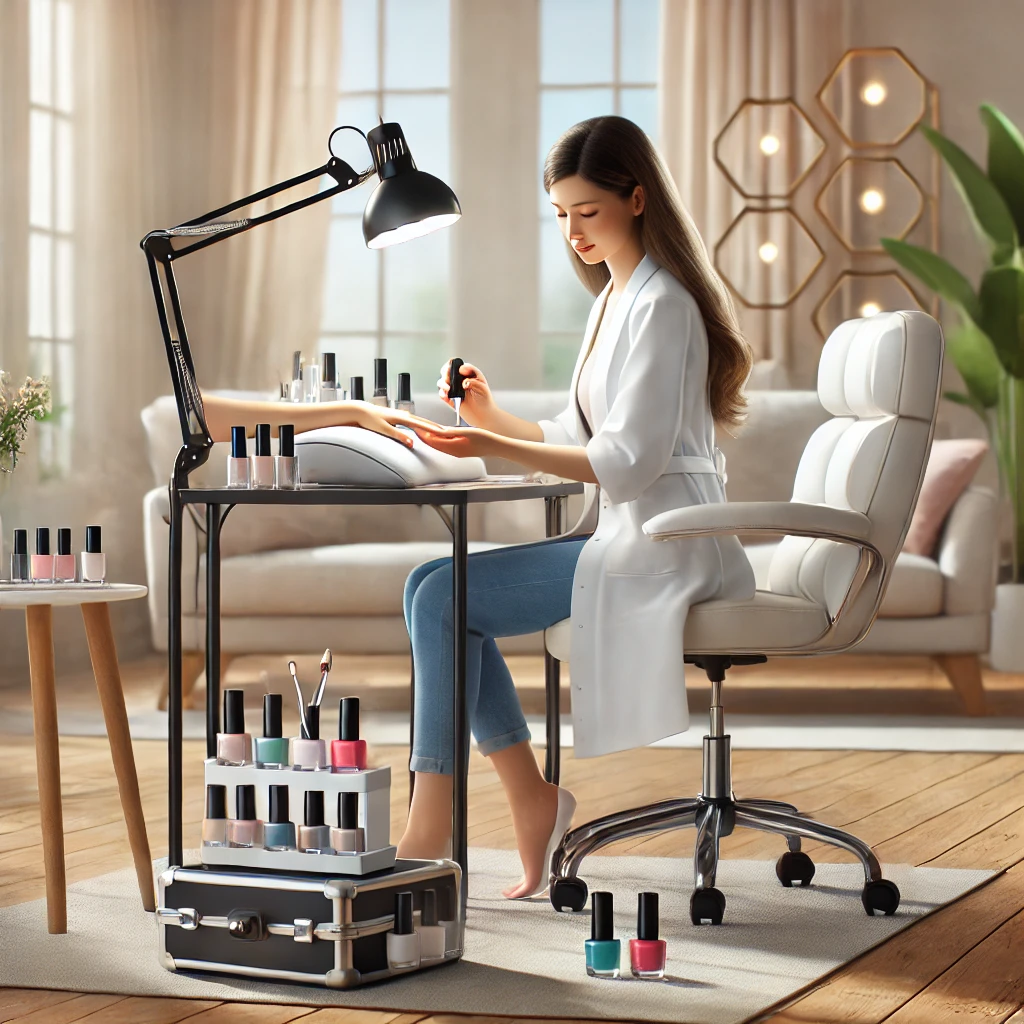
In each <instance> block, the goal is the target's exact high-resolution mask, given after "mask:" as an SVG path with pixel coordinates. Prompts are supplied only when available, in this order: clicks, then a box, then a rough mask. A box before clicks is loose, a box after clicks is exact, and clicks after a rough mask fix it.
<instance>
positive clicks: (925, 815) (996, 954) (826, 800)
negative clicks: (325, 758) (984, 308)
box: [0, 657, 1024, 1024]
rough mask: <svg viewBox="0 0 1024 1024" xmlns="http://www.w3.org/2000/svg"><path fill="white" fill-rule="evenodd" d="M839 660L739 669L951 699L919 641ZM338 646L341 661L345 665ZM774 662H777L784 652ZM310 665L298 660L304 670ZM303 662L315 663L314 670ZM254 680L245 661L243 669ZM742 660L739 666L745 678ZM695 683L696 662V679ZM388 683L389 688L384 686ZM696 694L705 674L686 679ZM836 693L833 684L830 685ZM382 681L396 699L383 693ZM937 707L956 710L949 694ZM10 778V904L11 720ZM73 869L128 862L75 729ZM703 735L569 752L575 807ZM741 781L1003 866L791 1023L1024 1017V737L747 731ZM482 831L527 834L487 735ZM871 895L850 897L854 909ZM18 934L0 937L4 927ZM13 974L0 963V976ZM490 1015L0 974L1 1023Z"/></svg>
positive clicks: (750, 854)
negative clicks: (84, 986)
mask: <svg viewBox="0 0 1024 1024" xmlns="http://www.w3.org/2000/svg"><path fill="white" fill-rule="evenodd" d="M832 660H833V661H834V662H835V663H836V671H835V673H831V672H830V673H829V675H828V676H827V677H826V678H823V677H822V676H821V665H822V664H823V663H822V662H818V663H801V664H799V665H796V666H793V665H789V666H788V668H787V670H786V671H785V673H783V674H780V673H779V670H778V669H776V671H775V674H773V673H772V671H766V669H767V667H764V668H762V669H761V672H760V673H758V672H757V671H756V670H755V671H750V670H745V672H744V673H739V672H737V673H736V677H737V681H736V683H735V685H733V686H731V688H730V693H731V694H732V693H735V695H736V701H733V700H732V697H731V696H730V701H729V702H730V704H733V703H736V702H739V703H740V704H743V703H750V702H752V701H756V702H757V703H764V704H767V705H769V706H771V708H772V709H773V710H775V711H776V712H780V711H781V712H784V713H788V712H792V713H797V711H798V710H806V708H807V705H806V701H805V699H804V698H806V696H807V694H808V693H811V694H814V695H816V696H815V700H820V701H821V702H823V703H824V704H826V705H828V704H830V703H831V704H832V705H837V704H838V705H842V704H843V703H844V702H847V701H848V700H849V696H848V692H845V691H848V690H849V689H851V688H852V689H853V690H854V691H855V692H856V693H858V694H859V695H860V698H861V703H860V705H859V707H858V710H859V711H860V712H861V713H865V712H869V711H870V712H881V711H884V710H887V709H889V708H888V695H889V694H891V693H893V692H896V693H899V694H916V695H917V697H918V706H919V707H924V708H932V707H940V708H941V707H943V704H944V702H945V701H946V694H945V693H944V692H943V687H944V683H943V682H942V681H941V679H939V678H937V676H935V675H934V674H933V673H932V672H931V670H930V668H929V666H928V665H927V663H926V662H923V661H922V660H921V659H866V658H860V659H858V658H854V657H851V658H848V659H843V660H841V659H832ZM337 663H338V661H337V660H336V664H337ZM154 664H155V662H147V663H143V664H142V665H139V666H128V667H126V672H125V677H126V689H127V690H128V691H129V702H130V703H134V704H135V705H136V706H139V705H140V704H141V703H145V702H148V701H149V700H150V699H151V696H152V694H153V693H154V692H155V688H156V683H155V681H154V678H153V666H154ZM374 664H375V663H374V660H373V659H364V660H363V663H361V668H360V669H359V670H358V672H359V673H360V674H361V678H360V679H359V680H357V679H354V678H353V679H349V680H346V683H348V684H351V685H352V686H357V684H359V683H363V684H365V685H366V687H367V689H366V690H362V687H361V686H360V687H359V689H360V690H362V692H364V693H366V694H367V695H368V699H369V700H370V703H371V704H372V703H373V696H372V694H373V692H377V693H378V694H380V693H386V692H390V691H391V690H394V691H395V693H397V692H398V689H399V687H400V685H401V684H402V681H403V679H404V680H407V678H408V674H407V669H408V666H407V663H404V662H403V660H402V659H398V660H396V659H377V661H376V669H375V667H374ZM247 665H248V662H243V663H240V664H239V665H238V667H237V668H233V669H232V676H231V678H230V681H231V683H232V684H235V683H239V684H242V685H248V684H249V683H250V682H252V684H253V685H256V683H257V682H259V685H260V686H261V687H262V686H263V685H265V684H266V680H265V679H263V678H262V676H261V673H262V672H264V671H265V670H264V669H259V668H256V669H253V668H252V666H251V665H250V666H249V667H247ZM773 668H774V667H773ZM513 671H514V673H515V675H516V679H517V682H520V681H522V683H523V689H524V691H526V693H527V697H528V700H529V699H532V698H530V697H529V694H530V691H531V690H534V691H535V690H536V689H537V680H538V678H539V676H540V673H541V663H540V660H539V659H528V658H521V659H516V660H515V667H514V669H513ZM300 672H301V669H300ZM306 674H307V675H309V672H307V673H306ZM253 675H254V676H255V677H256V678H255V679H250V676H253ZM732 678H733V677H732V676H730V680H732ZM986 682H987V684H988V685H989V686H990V687H991V688H992V689H993V691H994V692H995V693H996V694H997V700H999V701H1002V702H1003V703H1011V704H1015V703H1016V702H1017V701H1018V700H1019V699H1020V695H1021V694H1022V693H1024V680H1021V679H1019V678H1017V679H1014V677H1005V676H1003V677H999V676H994V677H993V676H989V677H987V679H986ZM694 683H696V680H694ZM58 686H59V689H60V691H61V700H62V702H64V701H70V702H72V703H73V702H79V703H80V704H81V705H83V706H84V705H86V704H87V703H88V700H89V690H88V679H87V678H86V679H72V680H61V681H60V682H59V684H58ZM375 687H376V690H375V689H374V688H375ZM691 689H692V691H693V693H692V696H693V698H694V699H695V701H696V702H697V704H698V705H699V704H700V702H701V696H700V692H699V691H700V687H699V686H695V685H694V686H691ZM830 689H831V690H834V691H844V692H834V693H832V694H831V696H830V694H829V691H830ZM387 699H388V700H392V699H397V698H395V697H393V696H392V697H388V698H387ZM25 700H26V695H25V694H24V693H23V692H19V691H17V690H0V707H5V706H6V707H20V706H21V705H22V703H23V702H24V701H25ZM943 710H945V709H944V708H943ZM0 744H2V747H3V750H4V761H3V763H4V770H3V778H4V785H3V787H2V788H0V906H5V905H10V904H12V903H19V902H23V901H26V900H32V899H37V898H39V897H41V896H42V895H43V878H42V866H41V865H42V857H41V848H40V832H39V821H38V808H37V804H36V789H35V770H34V756H33V753H32V741H31V739H30V738H29V737H25V736H3V735H0ZM61 750H62V763H61V771H62V778H63V786H64V821H65V831H66V843H67V865H68V880H69V883H70V882H74V881H78V880H81V879H85V878H89V877H94V876H96V875H98V874H102V873H105V872H107V871H110V870H113V869H115V868H118V867H127V866H129V865H130V863H131V860H130V855H129V852H128V848H127V842H126V834H125V829H124V824H123V822H122V820H121V815H120V806H119V803H118V799H117V792H116V788H115V784H114V780H113V772H112V766H111V762H110V755H109V751H108V750H107V748H106V743H105V741H104V740H102V739H91V738H89V739H86V738H71V737H69V738H65V739H64V740H63V741H62V745H61ZM135 754H136V759H137V762H138V766H139V773H140V777H141V780H142V789H143V794H142V795H143V804H144V806H145V808H146V816H147V822H148V825H149V830H150V838H151V841H152V844H153V848H154V851H155V852H162V851H163V849H164V847H165V844H166V829H167V812H166V774H165V773H166V762H165V759H166V754H165V750H164V747H163V745H162V744H160V743H153V742H139V743H136V745H135ZM407 756H408V751H407V749H405V748H401V747H394V748H385V747H381V748H377V749H376V750H375V751H374V761H375V763H378V764H384V763H390V764H391V765H392V767H393V769H394V771H393V776H392V778H393V793H392V830H393V833H394V834H396V835H397V834H400V832H401V829H402V826H403V823H404V816H405V805H406V800H407V790H406V778H407V776H406V772H405V770H404V768H405V763H406V758H407ZM185 764H186V778H185V792H186V802H185V823H186V824H185V842H186V845H196V844H197V843H198V825H199V820H200V818H201V816H202V803H201V801H202V745H201V744H200V743H198V742H189V743H187V744H186V752H185ZM699 779H700V753H699V751H692V750H653V749H651V750H642V751H633V752H628V753H624V754H617V755H611V756H609V757H604V758H598V759H592V760H587V761H575V760H574V759H573V758H572V755H571V752H569V753H568V754H567V756H566V757H565V760H564V768H563V783H564V784H565V785H567V786H568V787H569V788H571V789H572V791H573V792H574V793H575V794H576V796H577V799H578V800H579V812H578V817H577V821H583V820H586V819H588V818H592V817H595V816H597V815H600V814H605V813H608V812H610V811H613V810H616V809H619V808H623V807H628V806H631V805H633V804H637V803H646V802H649V801H652V800H657V799H662V798H665V797H669V796H678V795H680V794H685V793H693V792H696V791H697V789H698V787H699ZM734 784H735V789H736V791H737V793H739V794H740V795H749V796H761V797H768V798H775V799H785V800H791V801H792V802H794V803H796V804H797V805H798V806H799V807H800V808H801V810H803V811H805V812H807V813H810V814H813V815H814V816H815V817H818V818H820V819H822V820H824V821H826V822H829V823H831V824H835V825H840V826H843V827H849V828H850V829H851V830H852V831H854V832H856V834H857V835H859V836H861V837H862V838H863V839H865V840H867V841H868V842H870V843H871V844H872V845H873V846H874V848H875V850H876V852H877V853H878V855H879V858H880V859H881V860H882V861H883V862H885V861H890V862H895V861H902V862H909V863H913V864H919V865H923V864H927V865H932V866H939V867H971V868H992V869H997V870H1001V872H1002V873H1001V874H999V875H998V876H996V877H995V879H994V880H993V881H992V882H990V883H989V884H987V885H986V886H984V887H982V888H981V889H979V890H977V891H975V892H974V893H971V894H969V895H968V896H966V897H964V898H963V899H961V900H959V901H958V902H956V903H954V904H952V905H950V906H948V907H946V908H944V909H943V910H940V911H938V912H937V913H935V914H933V915H931V916H930V917H928V918H927V919H926V920H924V921H922V922H920V923H918V924H916V925H914V926H912V927H911V928H908V929H906V930H904V931H903V932H901V933H900V934H898V935H896V936H894V937H893V938H892V939H890V940H889V941H888V942H886V943H884V944H883V945H882V946H880V947H878V948H877V949H876V950H874V951H871V952H869V953H867V954H865V955H864V956H862V957H860V958H859V959H858V960H856V961H854V962H852V963H851V964H849V965H847V966H846V967H844V968H841V969H840V970H839V971H838V972H837V973H836V974H834V975H833V976H831V977H830V978H828V979H826V980H825V982H824V983H822V984H820V985H819V986H818V987H817V988H816V989H814V990H813V991H811V992H810V993H808V994H805V995H804V996H803V997H802V998H800V999H798V1000H797V1001H796V1002H794V1003H793V1004H791V1005H790V1006H788V1007H786V1008H782V1009H778V1010H777V1011H776V1012H775V1013H774V1014H773V1015H770V1018H769V1019H771V1020H773V1021H777V1022H783V1021H784V1022H786V1024H814V1022H821V1024H826V1022H828V1024H833V1022H835V1024H839V1022H844V1024H868V1022H877V1021H888V1022H893V1024H907V1022H920V1024H933V1022H942V1021H947V1020H949V1021H954V1020H955V1021H958V1022H960V1021H975V1020H977V1021H982V1020H984V1021H986V1022H992V1024H1000V1022H1012V1024H1024V755H1017V754H1013V755H989V754H925V753H913V754H908V753H893V752H875V751H871V752H863V751H862V752H856V751H854V752H850V751H795V752H791V753H785V752H778V751H750V750H738V751H736V752H735V755H734ZM470 842H471V843H472V844H475V845H480V846H490V847H497V848H503V849H508V848H513V847H514V841H513V836H512V831H511V827H510V825H509V823H508V820H507V812H506V809H505V806H504V803H503V799H502V796H501V790H500V787H499V785H498V781H497V778H496V776H495V775H494V773H493V771H492V770H491V769H490V767H489V765H488V763H487V762H486V761H485V760H484V759H483V758H480V757H478V756H477V755H475V754H474V757H473V761H472V766H471V776H470ZM692 842H693V835H692V833H674V834H670V835H664V836H658V837H654V838H648V839H641V840H634V841H631V842H625V843H622V844H619V845H618V846H616V847H612V848H609V849H608V850H606V851H602V852H605V853H608V854H612V855H614V854H627V853H632V854H641V855H650V856H679V857H684V858H687V859H688V858H689V855H690V851H691V849H692ZM806 848H807V849H808V852H810V853H811V854H812V856H813V857H814V859H815V860H818V861H829V860H836V859H842V858H841V857H839V856H838V855H837V854H835V853H833V851H832V850H830V849H827V848H815V847H812V846H808V847H806ZM781 849H782V843H781V841H780V840H779V839H777V838H774V837H770V836H763V835H761V834H758V833H751V832H743V831H741V832H738V833H736V834H734V835H733V836H730V837H728V838H727V839H725V840H724V841H723V849H722V853H723V856H725V857H743V858H764V859H768V858H774V857H775V856H777V854H778V853H779V852H780V851H781ZM860 912H861V911H860V908H859V906H857V907H851V913H860ZM12 939H13V937H12V936H8V935H5V936H3V937H2V938H0V941H11V940H12ZM0 981H2V979H0ZM299 1018H302V1019H303V1022H304V1024H307V1022H308V1024H389V1022H396V1024H414V1022H417V1021H430V1022H432V1024H460V1022H465V1024H470V1022H472V1024H484V1022H485V1021H488V1020H495V1021H498V1020H504V1021H507V1020H508V1019H509V1018H469V1017H460V1016H458V1015H433V1016H429V1015H423V1014H420V1015H417V1014H401V1015H396V1014H391V1013H380V1012H371V1011H363V1010H358V1011H357V1010H342V1009H321V1010H313V1009H311V1008H309V1007H303V1006H293V1007H287V1006H276V1005H267V1006H264V1005H258V1004H251V1003H214V1002H201V1001H195V1000H177V999H151V998H134V997H133V998H126V997H121V996H103V995H87V994H86V995H79V994H75V993H69V992H50V991H43V990H17V989H0V1022H3V1021H15V1020H16V1021H25V1022H28V1021H31V1022H33V1024H44V1022H45V1024H70V1022H73V1021H90V1022H107V1021H110V1022H121V1021H123V1022H126V1024H127V1022H133V1024H134V1022H138V1024H161V1022H167V1024H170V1022H173V1021H179V1020H186V1019H187V1020H189V1021H194V1022H197V1024H198V1022H209V1024H212V1022H218V1024H220V1022H224V1024H227V1022H236V1024H243V1022H244V1024H284V1022H286V1021H291V1020H297V1019H299Z"/></svg>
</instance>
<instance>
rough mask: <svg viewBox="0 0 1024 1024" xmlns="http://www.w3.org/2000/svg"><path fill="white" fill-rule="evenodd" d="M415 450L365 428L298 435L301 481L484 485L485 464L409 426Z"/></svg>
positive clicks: (364, 484) (365, 484) (357, 484)
mask: <svg viewBox="0 0 1024 1024" xmlns="http://www.w3.org/2000/svg"><path fill="white" fill-rule="evenodd" d="M399 429H400V430H404V431H407V432H408V434H409V436H410V437H412V439H413V446H412V448H406V447H405V446H404V445H401V444H399V443H398V442H397V441H393V440H391V438H390V437H385V436H384V435H383V434H378V433H376V432H375V431H373V430H364V429H363V428H362V427H321V428H320V429H318V430H307V431H305V432H304V433H302V434H296V435H295V454H296V455H297V456H298V459H299V480H300V482H301V483H304V484H347V485H349V486H353V487H421V486H423V485H425V484H446V483H461V482H463V481H466V480H482V479H483V478H484V477H485V476H486V474H487V468H486V467H485V465H484V461H483V459H476V458H468V459H460V458H456V457H455V456H454V455H448V454H446V453H445V452H439V451H437V450H436V449H434V448H431V447H430V445H428V444H426V443H425V442H423V441H421V440H420V438H419V437H418V436H417V435H416V433H415V432H414V431H413V430H412V429H410V428H408V427H399Z"/></svg>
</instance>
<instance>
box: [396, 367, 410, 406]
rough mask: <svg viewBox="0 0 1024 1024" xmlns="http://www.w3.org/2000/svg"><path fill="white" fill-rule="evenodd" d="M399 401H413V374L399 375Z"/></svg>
mask: <svg viewBox="0 0 1024 1024" xmlns="http://www.w3.org/2000/svg"><path fill="white" fill-rule="evenodd" d="M398 401H399V402H411V401H412V374H411V373H400V374H399V375H398Z"/></svg>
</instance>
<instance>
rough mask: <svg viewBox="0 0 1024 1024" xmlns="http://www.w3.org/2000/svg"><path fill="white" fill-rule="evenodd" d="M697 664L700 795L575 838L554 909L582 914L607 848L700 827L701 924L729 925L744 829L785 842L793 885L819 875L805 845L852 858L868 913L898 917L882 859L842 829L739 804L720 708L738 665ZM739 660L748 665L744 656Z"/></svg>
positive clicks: (560, 856)
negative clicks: (701, 683) (728, 842)
mask: <svg viewBox="0 0 1024 1024" xmlns="http://www.w3.org/2000/svg"><path fill="white" fill-rule="evenodd" d="M694 661H695V662H696V663H697V664H699V665H700V666H701V667H702V668H706V670H707V672H708V676H709V677H710V678H711V681H712V687H713V696H712V704H711V732H710V734H709V735H707V736H705V737H704V770H703V784H702V787H701V792H700V794H698V795H697V796H696V797H694V798H692V799H681V800H663V801H661V802H660V803H656V804H648V805H647V806H645V807H637V808H634V809H632V810H628V811H617V812H616V813H614V814H608V815H605V816H604V817H603V818H597V819H595V820H594V821H591V822H588V823H587V824H586V825H582V826H580V827H579V828H575V829H573V830H572V831H571V832H568V833H567V834H566V836H565V838H564V839H563V840H562V843H561V845H560V846H559V847H558V849H557V850H556V851H555V853H554V855H553V856H552V858H551V903H552V905H553V906H554V908H555V909H556V910H559V911H561V910H571V911H580V910H582V909H583V908H584V907H585V906H586V902H587V894H588V890H587V884H586V882H585V881H583V879H581V878H580V877H579V870H580V866H581V865H582V863H583V860H584V858H585V857H588V856H589V855H590V854H592V853H596V852H597V851H598V850H600V849H601V848H602V847H604V846H607V845H608V844H609V843H614V842H618V841H619V840H622V839H633V838H636V837H638V836H644V835H651V834H654V833H657V832H666V831H671V830H673V829H680V828H694V829H696V830H697V837H696V842H695V844H694V854H693V878H694V892H693V895H692V896H691V898H690V918H691V920H692V921H693V923H694V924H702V923H704V922H706V921H707V922H710V923H711V924H721V923H722V918H723V915H724V913H725V895H724V894H723V893H722V892H721V891H720V890H718V889H716V888H715V878H716V875H717V872H718V848H719V842H720V840H721V839H722V837H723V836H728V835H731V834H732V832H733V831H734V830H735V829H736V827H737V826H742V827H744V828H753V829H757V830H759V831H761V832H774V833H776V834H778V835H781V836H783V837H785V839H786V843H787V845H788V847H789V850H788V851H787V852H786V853H784V854H783V855H782V856H781V857H780V858H779V860H778V862H777V863H776V865H775V873H776V875H777V876H778V878H779V881H780V882H781V883H782V884H783V885H784V886H786V887H790V886H792V885H794V884H799V885H802V886H806V885H810V883H811V880H812V879H813V877H814V864H813V862H812V861H811V859H810V857H808V856H807V854H805V853H804V852H802V850H801V848H800V843H801V840H803V839H814V840H818V841H820V842H823V843H828V844H829V845H831V846H837V847H839V848H840V849H843V850H846V851H847V852H848V853H852V854H853V855H854V856H855V857H856V858H857V859H858V860H859V861H860V863H861V866H862V867H863V869H864V888H863V890H862V892H861V902H862V903H863V906H864V909H865V911H866V912H867V913H868V915H869V916H874V915H875V914H876V913H877V914H886V915H890V914H894V913H895V912H896V909H897V907H898V906H899V903H900V891H899V889H898V888H897V887H896V885H895V884H894V883H893V882H890V881H887V880H886V879H883V878H882V870H881V868H880V867H879V864H878V859H877V858H876V857H875V855H874V853H872V851H871V848H870V847H869V846H868V845H867V844H866V843H864V842H862V841H861V840H860V839H858V838H857V837H856V836H853V835H851V834H850V833H848V832H844V831H843V830H842V829H838V828H835V827H833V826H832V825H826V824H824V823H823V822H820V821H813V820H811V819H810V818H806V817H804V816H803V815H801V814H800V812H799V811H798V810H797V809H796V807H794V806H793V805H792V804H788V803H784V802H782V801H779V800H737V799H736V798H735V796H734V795H733V792H732V751H731V744H730V738H729V736H728V735H725V734H724V732H723V725H724V717H723V713H722V707H721V704H720V703H719V700H720V686H721V682H722V680H723V679H724V675H725V669H726V668H728V667H729V666H730V665H731V664H732V663H733V662H731V661H730V660H729V659H727V658H714V659H702V660H698V659H694ZM705 661H706V662H707V663H706V664H705ZM734 661H735V663H737V664H738V663H740V659H739V658H735V659H734ZM748 663H749V662H748ZM715 676H717V677H718V678H717V679H716V678H715Z"/></svg>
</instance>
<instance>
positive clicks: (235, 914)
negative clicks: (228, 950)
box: [228, 910, 267, 942]
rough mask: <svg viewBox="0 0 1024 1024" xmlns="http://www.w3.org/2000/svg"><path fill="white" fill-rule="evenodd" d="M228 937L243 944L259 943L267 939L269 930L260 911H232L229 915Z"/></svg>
mask: <svg viewBox="0 0 1024 1024" xmlns="http://www.w3.org/2000/svg"><path fill="white" fill-rule="evenodd" d="M228 935H230V936H231V938H233V939H239V940H240V941H241V942H259V941H260V939H265V938H266V937H267V929H266V927H265V925H264V923H263V917H262V915H261V914H260V912H259V911H258V910H232V911H231V912H230V913H229V914H228Z"/></svg>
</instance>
